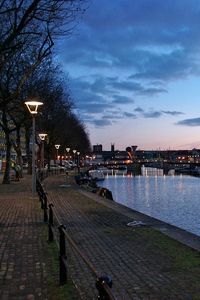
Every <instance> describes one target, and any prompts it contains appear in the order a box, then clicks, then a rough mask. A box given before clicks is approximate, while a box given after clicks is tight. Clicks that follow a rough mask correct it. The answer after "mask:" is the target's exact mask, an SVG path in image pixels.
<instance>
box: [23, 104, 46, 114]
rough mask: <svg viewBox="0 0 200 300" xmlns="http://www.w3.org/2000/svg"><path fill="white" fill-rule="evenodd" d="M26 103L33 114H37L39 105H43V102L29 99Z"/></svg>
mask: <svg viewBox="0 0 200 300" xmlns="http://www.w3.org/2000/svg"><path fill="white" fill-rule="evenodd" d="M25 104H26V106H27V108H28V110H29V112H30V113H31V114H32V115H36V114H37V110H38V106H40V105H43V103H42V102H39V101H27V102H25Z"/></svg>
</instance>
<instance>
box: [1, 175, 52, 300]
mask: <svg viewBox="0 0 200 300" xmlns="http://www.w3.org/2000/svg"><path fill="white" fill-rule="evenodd" d="M30 187H31V180H30V178H28V177H26V179H21V180H20V182H16V183H15V182H13V183H12V184H11V185H6V186H5V185H3V186H1V187H0V230H1V231H0V264H1V268H0V299H1V300H37V299H42V300H44V299H47V274H46V264H45V262H44V249H45V246H46V245H45V243H46V240H45V239H44V236H43V235H44V230H45V229H44V228H45V227H46V225H45V224H44V223H43V222H42V213H41V210H40V209H39V204H38V198H37V197H36V198H35V199H33V198H32V196H31V190H30Z"/></svg>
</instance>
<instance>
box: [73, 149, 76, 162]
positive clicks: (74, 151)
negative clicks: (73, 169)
mask: <svg viewBox="0 0 200 300" xmlns="http://www.w3.org/2000/svg"><path fill="white" fill-rule="evenodd" d="M76 151H77V150H73V153H74V163H76Z"/></svg>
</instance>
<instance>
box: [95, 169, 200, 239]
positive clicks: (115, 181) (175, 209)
mask: <svg viewBox="0 0 200 300" xmlns="http://www.w3.org/2000/svg"><path fill="white" fill-rule="evenodd" d="M99 185H100V186H103V187H106V188H108V189H109V190H110V191H112V194H113V198H114V200H115V201H116V202H118V203H121V204H123V205H125V206H127V207H129V208H132V209H134V210H137V211H139V212H142V213H144V214H146V215H149V216H152V217H154V218H157V219H159V220H162V221H164V222H167V223H169V224H172V225H175V226H177V227H180V228H182V229H185V230H187V231H189V232H192V233H194V234H196V235H199V236H200V178H197V177H191V176H182V175H179V176H148V177H147V176H135V177H132V176H107V177H106V179H105V180H104V181H103V182H101V183H100V184H99Z"/></svg>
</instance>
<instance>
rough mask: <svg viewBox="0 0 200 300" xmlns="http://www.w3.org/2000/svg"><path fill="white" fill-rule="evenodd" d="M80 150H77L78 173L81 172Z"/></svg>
mask: <svg viewBox="0 0 200 300" xmlns="http://www.w3.org/2000/svg"><path fill="white" fill-rule="evenodd" d="M79 155H80V152H79V151H78V152H77V168H78V173H80V156H79Z"/></svg>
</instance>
